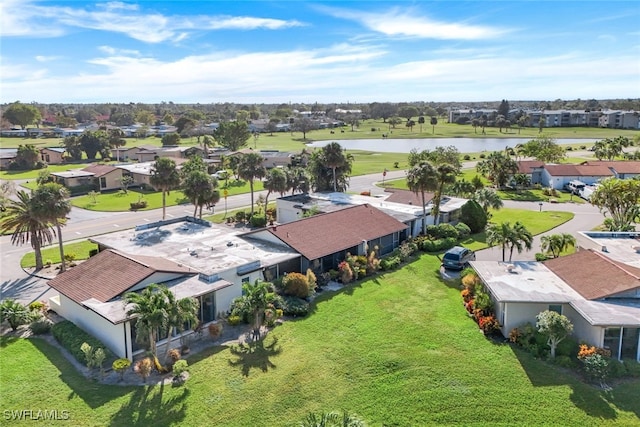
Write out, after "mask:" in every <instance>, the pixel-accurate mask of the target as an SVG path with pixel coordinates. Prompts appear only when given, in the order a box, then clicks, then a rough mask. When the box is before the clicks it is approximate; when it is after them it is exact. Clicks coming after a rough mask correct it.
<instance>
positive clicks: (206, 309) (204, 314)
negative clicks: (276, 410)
mask: <svg viewBox="0 0 640 427" xmlns="http://www.w3.org/2000/svg"><path fill="white" fill-rule="evenodd" d="M199 318H200V321H201V322H202V323H209V322H213V321H214V320H216V293H215V292H209V293H208V294H205V295H203V296H201V297H200V316H199Z"/></svg>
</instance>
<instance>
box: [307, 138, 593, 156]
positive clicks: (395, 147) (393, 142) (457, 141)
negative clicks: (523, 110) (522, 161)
mask: <svg viewBox="0 0 640 427" xmlns="http://www.w3.org/2000/svg"><path fill="white" fill-rule="evenodd" d="M530 140H531V138H422V139H391V138H385V139H343V140H339V141H336V142H338V143H339V144H340V145H341V146H342V147H343V148H346V149H347V150H364V151H375V152H380V153H409V152H410V151H411V150H412V149H414V148H415V149H417V150H418V151H422V150H433V149H434V148H435V147H448V146H449V145H453V146H454V147H456V148H457V149H458V151H459V152H461V153H475V152H480V151H500V150H504V149H505V147H515V146H516V145H518V144H524V143H525V142H527V141H530ZM594 141H595V139H557V140H556V142H557V143H558V144H579V143H584V144H585V145H587V146H589V145H591V144H592V143H593V142H594ZM331 142H333V141H316V142H313V143H311V144H309V146H310V147H324V146H325V145H327V144H329V143H331Z"/></svg>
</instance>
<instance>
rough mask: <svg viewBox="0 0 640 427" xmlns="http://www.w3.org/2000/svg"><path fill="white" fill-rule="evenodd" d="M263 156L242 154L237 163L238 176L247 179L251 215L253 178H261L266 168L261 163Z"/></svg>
mask: <svg viewBox="0 0 640 427" xmlns="http://www.w3.org/2000/svg"><path fill="white" fill-rule="evenodd" d="M263 161H264V158H263V157H262V156H261V155H260V154H258V153H248V154H243V155H242V157H241V158H240V163H239V164H238V176H240V178H242V179H246V180H247V181H249V189H250V191H251V215H252V216H253V204H254V203H253V180H254V179H256V178H257V179H262V178H263V177H264V176H265V175H266V173H267V170H266V169H265V168H264V166H263V165H262V162H263Z"/></svg>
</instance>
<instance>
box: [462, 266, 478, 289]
mask: <svg viewBox="0 0 640 427" xmlns="http://www.w3.org/2000/svg"><path fill="white" fill-rule="evenodd" d="M460 282H461V283H462V286H464V287H465V289H468V290H469V291H470V292H471V294H475V292H476V287H477V286H478V285H479V284H480V283H481V281H480V278H479V277H478V275H477V274H476V272H475V271H473V272H471V273H466V274H465V275H464V276H462V279H460Z"/></svg>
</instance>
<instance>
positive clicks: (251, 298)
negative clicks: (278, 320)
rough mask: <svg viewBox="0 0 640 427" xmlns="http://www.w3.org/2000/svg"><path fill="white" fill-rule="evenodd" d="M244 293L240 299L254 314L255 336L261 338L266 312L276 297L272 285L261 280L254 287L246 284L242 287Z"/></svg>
mask: <svg viewBox="0 0 640 427" xmlns="http://www.w3.org/2000/svg"><path fill="white" fill-rule="evenodd" d="M242 293H243V295H242V297H240V298H242V299H243V300H244V303H245V306H246V307H247V308H248V309H249V310H250V311H251V312H252V317H253V336H254V337H260V327H261V326H262V322H263V319H264V311H265V310H266V309H267V307H268V305H269V304H270V303H271V302H272V301H273V299H274V297H275V294H274V293H273V289H272V284H271V283H269V282H261V281H259V280H256V281H255V283H254V284H253V285H252V284H250V283H245V284H244V285H242Z"/></svg>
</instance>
